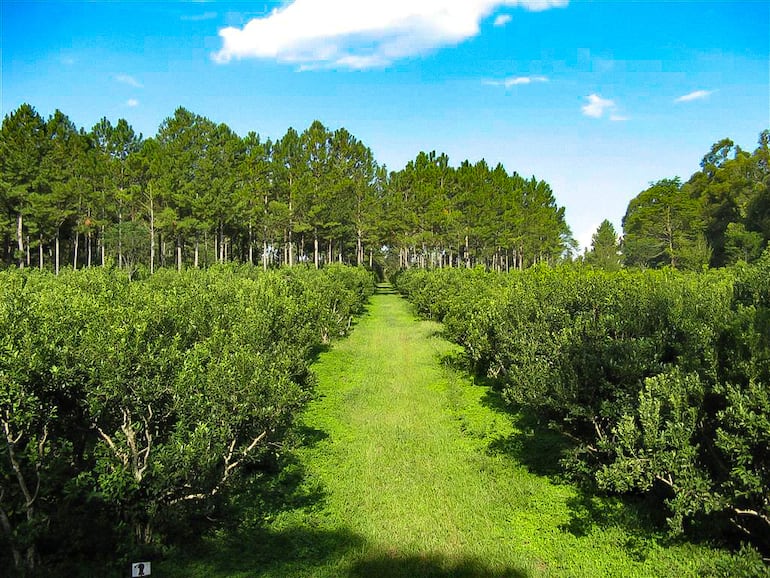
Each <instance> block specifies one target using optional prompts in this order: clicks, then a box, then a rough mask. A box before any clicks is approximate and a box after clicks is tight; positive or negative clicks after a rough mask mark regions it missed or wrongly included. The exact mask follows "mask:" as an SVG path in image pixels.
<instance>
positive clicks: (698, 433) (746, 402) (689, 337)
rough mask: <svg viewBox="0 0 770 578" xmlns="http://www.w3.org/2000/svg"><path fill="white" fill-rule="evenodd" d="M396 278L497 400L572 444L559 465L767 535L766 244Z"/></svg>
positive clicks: (682, 521)
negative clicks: (708, 262)
mask: <svg viewBox="0 0 770 578" xmlns="http://www.w3.org/2000/svg"><path fill="white" fill-rule="evenodd" d="M397 283H398V287H399V289H400V290H401V291H402V292H403V293H404V294H406V295H407V296H408V297H409V299H411V300H412V301H413V302H414V303H415V305H416V306H417V308H418V310H419V311H420V312H422V313H423V314H426V315H430V316H433V317H435V318H437V319H438V320H441V321H443V322H444V324H445V327H446V331H447V333H448V335H449V336H450V337H451V338H452V339H454V340H455V341H457V342H458V343H460V344H462V345H463V346H464V347H465V354H466V355H467V358H468V360H469V362H470V363H471V364H472V365H473V367H474V368H475V369H476V370H477V371H479V372H480V373H482V374H485V375H487V376H489V377H493V378H495V379H496V380H497V382H498V383H499V384H500V386H501V388H502V391H503V395H504V397H505V398H506V399H507V400H508V401H509V402H510V403H511V404H513V405H514V406H518V407H522V406H523V407H526V408H528V409H529V410H531V411H534V412H536V413H537V414H538V415H541V416H543V417H544V418H547V419H549V420H550V421H551V423H553V424H554V425H555V426H556V427H558V428H559V429H560V430H561V431H562V432H564V433H565V434H566V435H568V436H569V437H571V438H573V439H574V440H576V442H577V447H576V449H575V451H574V454H573V455H572V456H571V457H570V458H569V459H566V460H564V463H565V465H566V466H567V468H568V469H569V470H570V471H571V472H573V473H576V474H580V475H582V476H586V477H588V478H590V479H591V480H593V481H595V482H596V483H597V484H598V486H599V487H600V488H602V489H604V490H609V491H617V492H622V493H626V492H645V493H651V494H655V495H661V496H663V497H664V499H665V501H666V504H667V506H668V508H669V511H670V518H669V520H670V523H671V526H672V528H673V529H674V530H676V531H682V530H687V529H688V528H690V527H692V525H701V526H704V525H706V524H708V525H709V526H710V527H712V528H722V529H723V531H724V532H725V534H726V535H731V536H732V537H733V538H735V537H736V534H738V535H742V536H746V537H748V538H749V539H751V540H752V541H753V542H754V543H755V544H756V545H758V546H759V547H760V548H763V549H765V550H767V548H768V547H769V546H770V543H769V542H770V538H769V537H770V253H768V254H766V255H765V256H764V258H763V259H762V260H761V261H760V262H759V263H757V264H756V265H753V266H740V267H736V268H734V269H730V270H721V271H708V272H704V273H700V274H685V273H680V272H676V271H673V270H662V271H620V272H616V273H609V272H605V271H599V270H593V269H590V268H586V267H564V268H557V269H550V268H545V267H538V268H533V269H530V270H526V271H523V272H515V273H511V274H495V273H488V272H485V271H483V270H458V269H454V270H450V269H444V270H436V271H432V272H425V271H416V270H410V271H407V272H405V273H404V274H402V275H401V276H400V277H399V278H398V280H397ZM728 521H729V522H731V524H728V523H727V522H728ZM722 522H725V523H724V524H721V523H722ZM720 524H721V525H720Z"/></svg>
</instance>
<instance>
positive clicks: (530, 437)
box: [477, 378, 575, 481]
mask: <svg viewBox="0 0 770 578" xmlns="http://www.w3.org/2000/svg"><path fill="white" fill-rule="evenodd" d="M477 382H480V383H479V385H485V386H487V387H488V389H487V393H486V394H485V395H484V397H483V398H482V399H481V403H482V404H483V405H485V406H486V407H488V408H490V409H493V410H495V411H496V412H498V413H505V414H507V415H509V416H510V417H511V420H512V424H513V426H514V427H515V429H516V431H515V432H514V433H513V434H511V435H508V436H498V437H497V438H495V439H493V440H492V441H491V442H490V443H489V446H488V451H489V453H490V454H492V455H505V456H509V457H510V458H511V459H512V460H515V461H516V462H518V463H520V464H521V465H523V466H524V467H526V468H527V470H528V471H530V472H531V473H533V474H536V475H538V476H546V477H549V478H552V479H554V480H555V481H562V479H563V476H564V470H563V467H562V465H561V460H562V459H563V458H565V457H566V456H567V454H568V453H569V452H570V451H571V450H572V449H574V447H575V443H574V442H573V441H572V440H570V439H569V438H568V437H566V436H564V435H563V434H561V433H559V432H558V431H556V430H555V429H553V428H552V427H550V426H549V424H548V420H547V419H545V418H544V417H542V416H539V415H537V414H536V413H535V412H534V411H532V410H531V409H527V408H524V407H516V406H513V405H511V404H509V403H508V402H507V401H506V400H505V399H504V398H503V396H502V394H501V392H500V390H499V388H498V387H495V385H494V384H491V385H490V383H489V380H485V379H482V378H477Z"/></svg>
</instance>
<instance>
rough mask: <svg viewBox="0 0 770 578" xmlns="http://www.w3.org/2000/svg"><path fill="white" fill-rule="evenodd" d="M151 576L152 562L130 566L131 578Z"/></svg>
mask: <svg viewBox="0 0 770 578" xmlns="http://www.w3.org/2000/svg"><path fill="white" fill-rule="evenodd" d="M150 574H152V562H134V563H133V564H131V578H143V577H144V576H149V575H150Z"/></svg>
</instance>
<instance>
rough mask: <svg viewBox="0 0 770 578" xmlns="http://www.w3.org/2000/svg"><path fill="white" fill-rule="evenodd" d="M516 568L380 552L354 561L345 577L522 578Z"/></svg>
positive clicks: (522, 574) (470, 561)
mask: <svg viewBox="0 0 770 578" xmlns="http://www.w3.org/2000/svg"><path fill="white" fill-rule="evenodd" d="M528 575H529V574H527V573H526V572H524V571H523V570H520V569H518V568H504V569H502V570H496V569H493V568H490V567H489V566H488V565H486V564H485V563H484V562H482V561H481V560H476V559H472V558H468V559H461V560H459V561H457V560H453V559H448V558H444V557H441V556H435V555H424V556H423V555H411V556H399V555H396V554H380V555H378V556H375V557H369V558H366V559H364V560H361V561H360V562H356V563H355V564H354V565H353V567H352V568H351V570H350V574H349V578H380V577H381V578H525V577H527V576H528Z"/></svg>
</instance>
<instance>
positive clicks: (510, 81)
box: [484, 76, 548, 88]
mask: <svg viewBox="0 0 770 578" xmlns="http://www.w3.org/2000/svg"><path fill="white" fill-rule="evenodd" d="M533 82H548V77H546V76H516V77H512V78H506V79H504V80H485V81H484V84H487V85H489V86H504V87H505V88H511V87H512V86H519V85H522V84H532V83H533Z"/></svg>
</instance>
